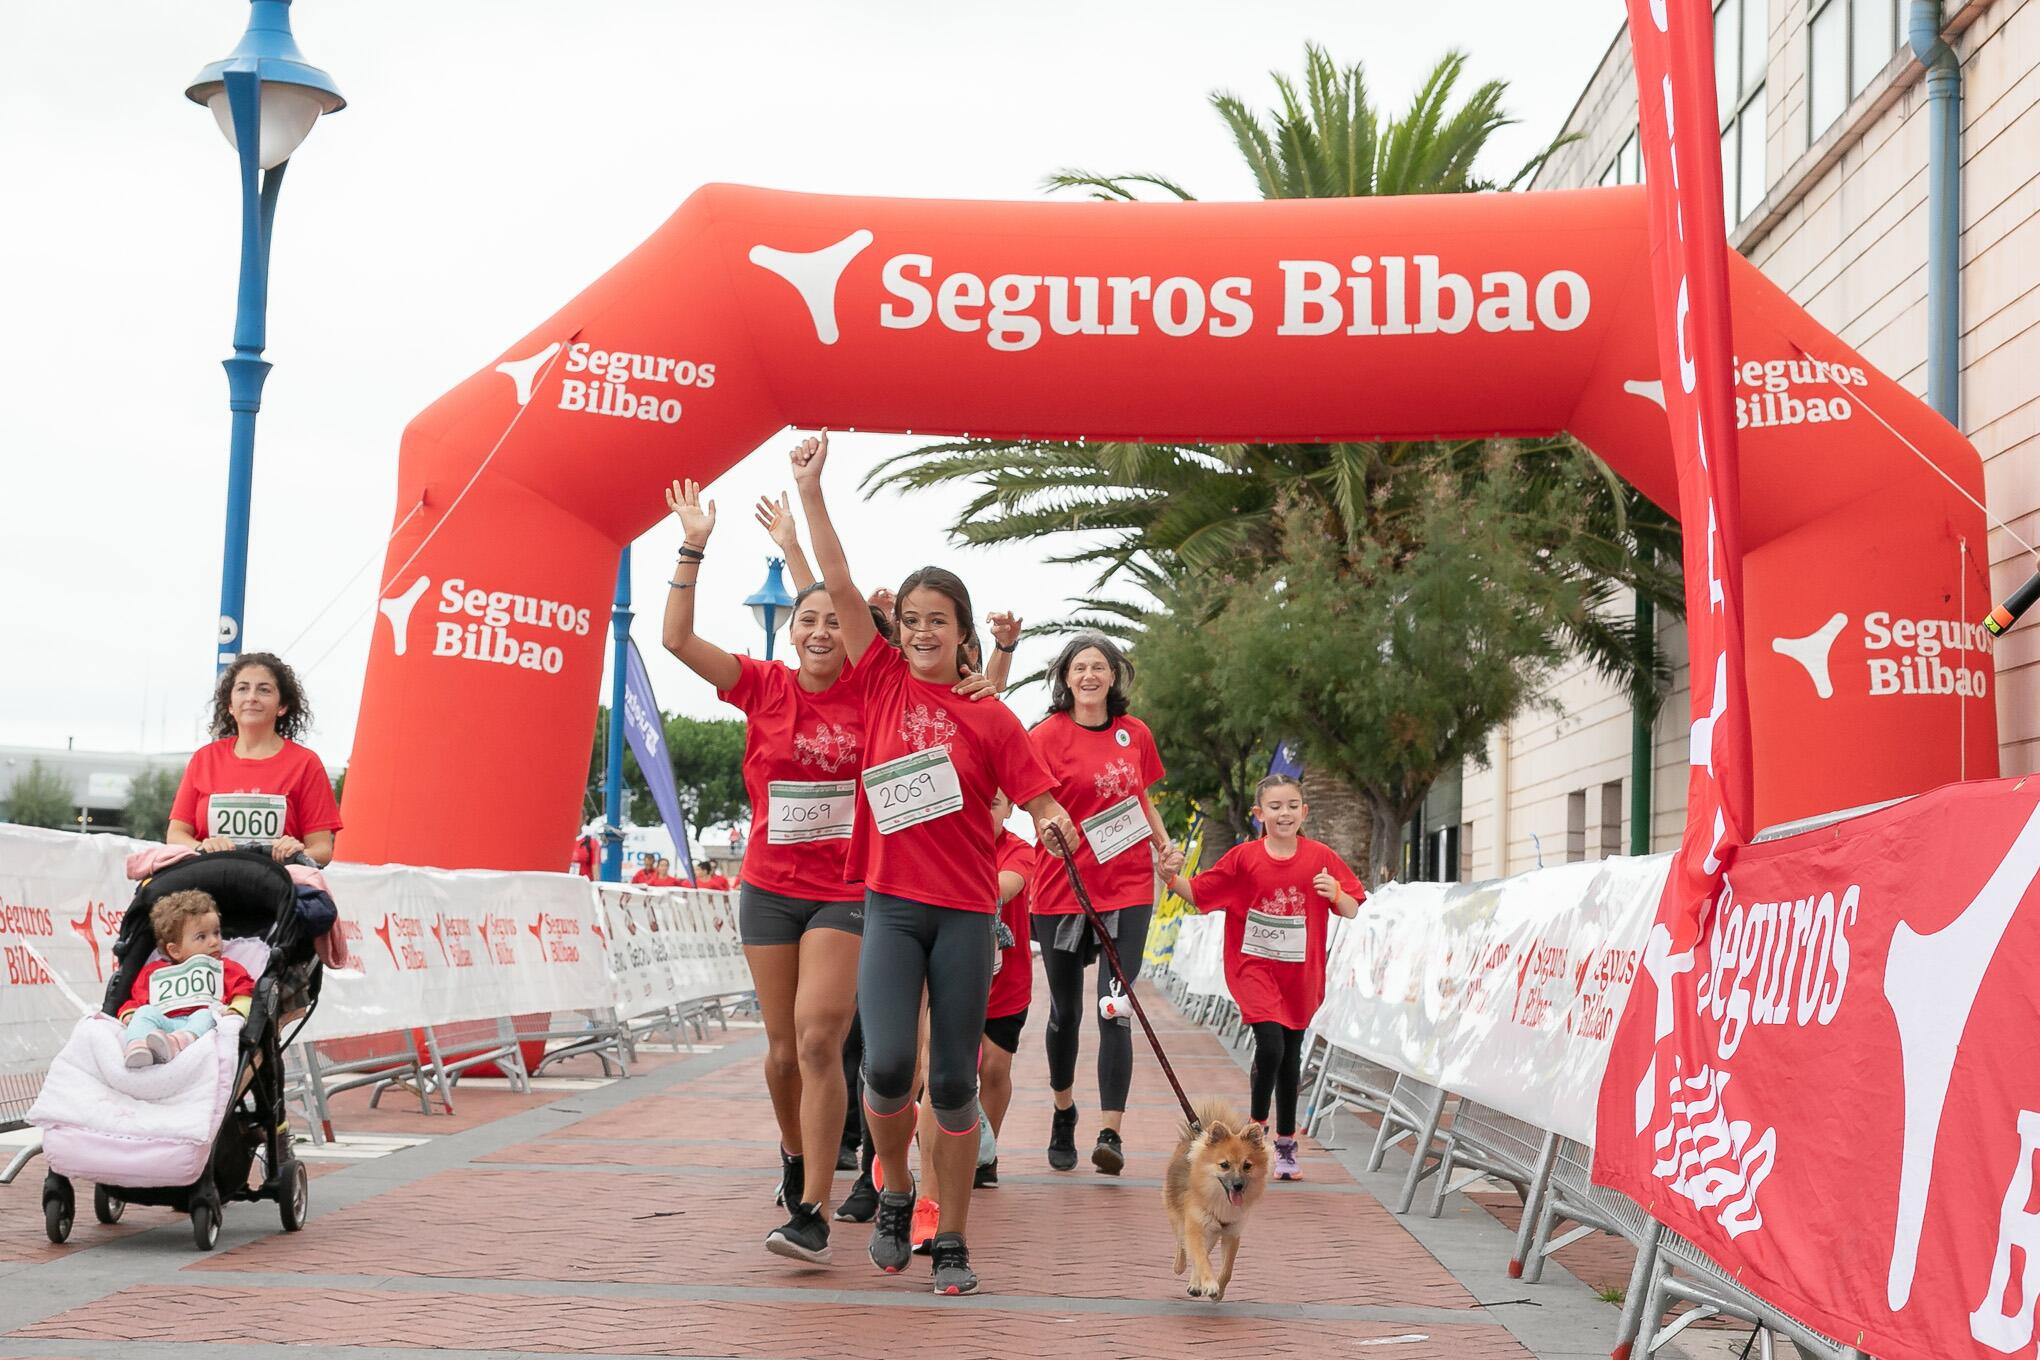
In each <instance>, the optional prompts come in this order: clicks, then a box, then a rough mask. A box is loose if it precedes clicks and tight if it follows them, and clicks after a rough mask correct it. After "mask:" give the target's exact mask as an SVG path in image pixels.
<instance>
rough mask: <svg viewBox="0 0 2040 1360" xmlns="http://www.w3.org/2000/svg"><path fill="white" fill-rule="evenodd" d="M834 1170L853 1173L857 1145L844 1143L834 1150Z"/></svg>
mask: <svg viewBox="0 0 2040 1360" xmlns="http://www.w3.org/2000/svg"><path fill="white" fill-rule="evenodd" d="M836 1169H837V1170H838V1171H855V1170H856V1169H857V1144H855V1143H844V1144H842V1145H840V1146H839V1147H837V1149H836Z"/></svg>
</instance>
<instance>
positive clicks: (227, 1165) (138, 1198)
mask: <svg viewBox="0 0 2040 1360" xmlns="http://www.w3.org/2000/svg"><path fill="white" fill-rule="evenodd" d="M187 888H200V889H203V890H204V891H205V892H207V893H209V894H211V895H212V897H213V900H214V901H216V902H217V903H219V910H220V928H221V933H222V934H223V935H224V936H226V954H227V957H229V958H231V959H233V960H235V961H236V962H238V963H240V964H241V966H242V967H243V968H246V969H247V970H248V974H249V976H250V977H252V978H254V979H255V995H254V997H253V999H252V1000H251V1002H250V1005H249V1011H248V1018H247V1021H246V1022H245V1024H243V1023H240V1021H239V1017H238V1016H233V1015H229V1016H228V1017H226V1018H225V1019H223V1020H222V1021H221V1024H220V1027H219V1028H218V1030H216V1031H215V1035H216V1036H217V1041H216V1042H209V1041H213V1040H214V1039H215V1035H208V1036H206V1039H205V1040H201V1041H200V1043H198V1044H194V1045H192V1046H191V1049H189V1050H187V1051H186V1052H184V1053H181V1054H179V1055H178V1057H177V1058H176V1059H175V1061H173V1062H172V1063H171V1064H169V1065H166V1066H159V1067H155V1068H151V1069H146V1070H144V1072H142V1073H140V1074H137V1075H136V1076H135V1078H134V1079H133V1080H132V1081H130V1080H129V1079H128V1078H127V1077H125V1076H123V1075H122V1074H121V1073H120V1072H119V1071H117V1070H115V1066H114V1065H113V1064H111V1063H109V1062H106V1061H99V1062H97V1063H96V1064H95V1062H94V1061H92V1060H93V1059H94V1058H95V1056H96V1055H97V1053H98V1052H100V1051H102V1050H104V1048H105V1045H107V1044H108V1043H113V1044H116V1045H117V1044H118V1035H119V1034H120V1030H119V1027H118V1025H117V1024H116V1023H114V1022H113V1021H112V1017H113V1016H114V1014H115V1013H116V1012H117V1011H118V1010H119V1009H120V1007H121V1006H122V1004H123V1003H125V1002H126V1001H127V999H128V996H129V993H130V992H131V991H132V990H133V987H134V981H135V975H136V974H137V973H139V972H140V971H141V969H142V966H143V965H144V964H145V963H147V962H148V960H149V957H150V955H151V954H152V953H153V952H154V950H155V945H156V942H155V935H154V932H153V930H152V929H151V928H150V924H149V911H150V909H151V908H152V907H153V906H154V905H155V904H156V902H157V901H158V899H160V898H162V897H164V896H165V895H167V894H169V893H173V892H178V891H182V890H184V889H187ZM113 956H114V969H113V977H112V979H111V980H110V981H109V982H108V983H107V986H106V997H105V1001H104V1006H103V1010H104V1014H102V1015H92V1016H87V1017H86V1018H85V1019H84V1020H83V1021H81V1022H80V1023H79V1028H78V1031H77V1032H76V1033H74V1035H73V1037H72V1040H71V1043H70V1044H69V1045H67V1046H66V1048H65V1052H64V1058H67V1059H70V1060H71V1061H70V1062H69V1063H68V1065H67V1064H66V1063H65V1062H64V1061H63V1059H60V1062H59V1064H58V1065H56V1066H53V1067H52V1069H51V1074H50V1078H49V1080H48V1082H46V1084H45V1086H44V1091H43V1101H42V1102H41V1103H39V1106H38V1112H35V1113H32V1114H31V1116H30V1117H31V1119H32V1120H34V1122H36V1123H39V1124H42V1125H43V1126H44V1152H45V1155H46V1156H47V1157H48V1158H49V1162H50V1166H51V1168H52V1169H51V1171H50V1173H49V1175H48V1176H47V1177H45V1178H44V1180H43V1193H42V1202H43V1225H44V1227H45V1229H46V1230H47V1231H48V1233H49V1238H50V1241H52V1242H62V1241H64V1240H65V1239H66V1238H68V1237H69V1236H70V1234H71V1225H72V1222H73V1220H74V1218H75V1216H76V1212H77V1211H76V1197H75V1195H74V1193H73V1190H72V1185H71V1178H72V1177H73V1176H80V1177H84V1178H86V1179H89V1180H92V1181H93V1182H95V1188H94V1190H93V1195H92V1210H93V1214H94V1216H95V1217H97V1218H98V1220H99V1221H100V1222H101V1223H116V1222H118V1221H119V1220H120V1217H121V1214H122V1213H123V1212H124V1211H125V1209H126V1208H127V1206H128V1205H130V1204H154V1205H161V1206H164V1207H166V1208H169V1209H172V1210H175V1211H176V1212H178V1213H182V1214H189V1215H190V1216H191V1235H192V1240H193V1241H194V1242H196V1243H197V1245H198V1249H199V1250H200V1251H210V1250H212V1248H213V1247H214V1246H215V1245H216V1244H217V1243H218V1242H219V1239H220V1219H221V1209H222V1206H223V1205H224V1204H225V1203H226V1202H227V1201H229V1200H256V1199H273V1200H275V1201H276V1203H277V1206H278V1209H279V1211H280V1213H281V1217H282V1219H283V1226H284V1229H285V1231H287V1232H296V1231H298V1230H299V1229H300V1228H302V1227H304V1224H305V1212H306V1207H307V1202H308V1178H307V1176H306V1174H305V1168H304V1165H303V1163H301V1162H300V1161H298V1159H297V1157H296V1155H295V1154H294V1153H293V1152H292V1150H291V1136H290V1119H289V1114H288V1111H287V1110H286V1109H285V1107H284V1096H283V1091H284V1072H283V1050H284V1048H285V1047H286V1046H287V1045H288V1044H289V1042H290V1040H291V1038H293V1037H295V1036H296V1033H297V1030H298V1029H301V1028H302V1027H303V1020H304V1019H305V1018H308V1017H309V1013H310V1011H311V1009H312V1007H313V1006H314V1005H315V1004H316V1003H317V1001H318V996H319V986H320V982H321V980H322V976H323V974H322V972H321V969H320V965H319V960H318V958H317V956H316V954H315V953H314V952H313V937H312V934H311V932H310V931H309V930H308V929H307V928H306V926H305V924H304V922H303V921H302V920H301V919H300V917H299V914H298V906H297V889H296V887H295V885H294V883H293V882H292V879H291V876H290V872H289V870H287V869H285V868H284V866H283V865H281V864H278V863H277V862H276V861H275V860H274V859H272V858H270V856H269V855H268V854H267V853H265V852H262V851H259V850H229V851H220V852H216V853H213V854H203V855H199V856H197V857H195V858H192V859H187V860H183V861H180V862H178V863H176V864H172V865H170V866H168V867H167V868H165V869H163V870H161V871H160V872H158V873H156V874H155V875H154V876H152V877H150V878H148V879H146V880H144V881H143V882H142V883H141V884H140V886H139V887H138V888H137V889H136V891H135V896H134V900H133V901H132V902H130V903H129V904H128V909H127V914H126V915H125V916H124V917H123V918H122V919H121V924H120V933H119V936H118V937H117V938H116V939H115V941H114V945H113ZM290 1021H295V1022H296V1026H295V1028H293V1029H292V1030H291V1031H290V1033H289V1034H283V1033H280V1030H281V1029H282V1027H283V1025H284V1024H285V1023H287V1022H290ZM106 1031H111V1037H109V1036H108V1034H107V1033H106ZM236 1033H237V1037H232V1038H230V1036H235V1035H236ZM229 1043H231V1045H232V1046H231V1048H230V1047H229V1046H228V1045H229ZM201 1053H202V1054H203V1059H204V1060H200V1058H199V1056H198V1055H200V1054H201ZM186 1059H192V1061H191V1062H189V1063H187V1062H186ZM60 1069H61V1070H62V1074H63V1085H62V1095H61V1096H59V1098H57V1099H52V1097H53V1096H58V1094H59V1093H58V1091H56V1090H54V1089H53V1088H56V1087H58V1085H59V1080H58V1078H59V1071H60ZM180 1103H181V1104H182V1106H183V1110H182V1117H183V1118H185V1119H186V1121H187V1127H188V1124H189V1121H190V1120H191V1119H193V1118H196V1119H197V1120H198V1121H199V1122H198V1124H197V1130H198V1136H197V1137H196V1138H193V1137H191V1136H189V1135H188V1133H187V1134H186V1136H182V1137H171V1136H169V1135H168V1133H167V1132H166V1130H165V1128H164V1127H163V1126H161V1125H160V1124H157V1125H153V1126H152V1124H151V1121H152V1120H159V1119H160V1118H164V1117H167V1115H166V1113H165V1112H167V1111H173V1110H176V1109H177V1107H178V1106H179V1104H180ZM44 1106H48V1107H49V1108H48V1111H47V1112H45V1111H44ZM194 1112H195V1113H194ZM216 1112H217V1114H218V1123H217V1125H216V1126H214V1125H213V1124H212V1123H211V1120H212V1118H213V1116H214V1114H215V1113H216ZM207 1128H211V1129H212V1134H211V1138H210V1141H209V1142H207V1141H206V1140H205V1138H204V1136H203V1134H204V1130H205V1129H207ZM258 1158H259V1159H260V1161H261V1166H262V1174H261V1177H260V1179H259V1181H258V1182H256V1183H252V1184H251V1179H252V1177H251V1172H252V1171H253V1170H254V1165H255V1162H256V1159H258Z"/></svg>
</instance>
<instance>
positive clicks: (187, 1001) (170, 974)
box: [149, 954, 227, 1011]
mask: <svg viewBox="0 0 2040 1360" xmlns="http://www.w3.org/2000/svg"><path fill="white" fill-rule="evenodd" d="M226 971H227V970H226V969H224V968H222V967H220V961H219V960H218V959H216V958H214V957H212V955H210V954H196V955H193V956H192V957H191V958H188V959H186V960H185V961H184V962H182V963H180V964H177V965H176V966H174V967H171V968H158V969H157V970H156V971H155V972H153V973H151V974H149V1004H150V1005H151V1006H157V1007H160V1008H162V1009H163V1010H164V1011H187V1010H192V1009H195V1008H196V1007H199V1006H203V1005H205V1004H207V1003H208V1002H215V1001H218V1000H219V999H220V992H221V989H222V986H223V984H224V982H225V979H226Z"/></svg>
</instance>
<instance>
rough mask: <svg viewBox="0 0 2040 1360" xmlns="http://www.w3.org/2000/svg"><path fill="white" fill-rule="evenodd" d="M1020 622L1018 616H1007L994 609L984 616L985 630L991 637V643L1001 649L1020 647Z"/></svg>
mask: <svg viewBox="0 0 2040 1360" xmlns="http://www.w3.org/2000/svg"><path fill="white" fill-rule="evenodd" d="M1022 622H1023V620H1022V619H1021V617H1020V616H1019V615H1018V614H1008V613H1006V612H1004V611H1003V610H998V609H994V610H993V611H992V612H991V613H989V614H987V615H985V630H986V631H987V632H989V633H990V634H991V635H992V641H994V642H996V643H998V644H999V645H1000V646H1001V647H1007V648H1011V647H1017V646H1019V645H1020V625H1021V623H1022Z"/></svg>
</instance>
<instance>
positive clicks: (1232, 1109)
mask: <svg viewBox="0 0 2040 1360" xmlns="http://www.w3.org/2000/svg"><path fill="white" fill-rule="evenodd" d="M1196 1108H1197V1124H1196V1127H1194V1128H1193V1127H1191V1125H1189V1124H1188V1123H1184V1124H1182V1125H1179V1126H1178V1127H1177V1130H1176V1135H1177V1137H1179V1138H1181V1139H1183V1140H1184V1141H1185V1142H1188V1141H1189V1140H1190V1139H1192V1138H1195V1137H1196V1136H1197V1134H1198V1133H1199V1131H1200V1130H1204V1129H1209V1128H1210V1127H1211V1126H1212V1125H1214V1124H1223V1125H1225V1127H1226V1128H1228V1129H1230V1130H1232V1131H1233V1132H1234V1133H1239V1132H1242V1131H1243V1130H1245V1128H1246V1127H1247V1125H1248V1124H1250V1123H1251V1122H1253V1121H1251V1120H1249V1119H1248V1118H1247V1117H1246V1116H1245V1115H1244V1114H1241V1113H1240V1107H1239V1106H1237V1105H1235V1104H1233V1103H1232V1102H1231V1101H1230V1100H1227V1099H1225V1098H1224V1097H1222V1096H1209V1097H1207V1098H1205V1099H1204V1100H1201V1101H1199V1102H1197V1107H1196Z"/></svg>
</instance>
